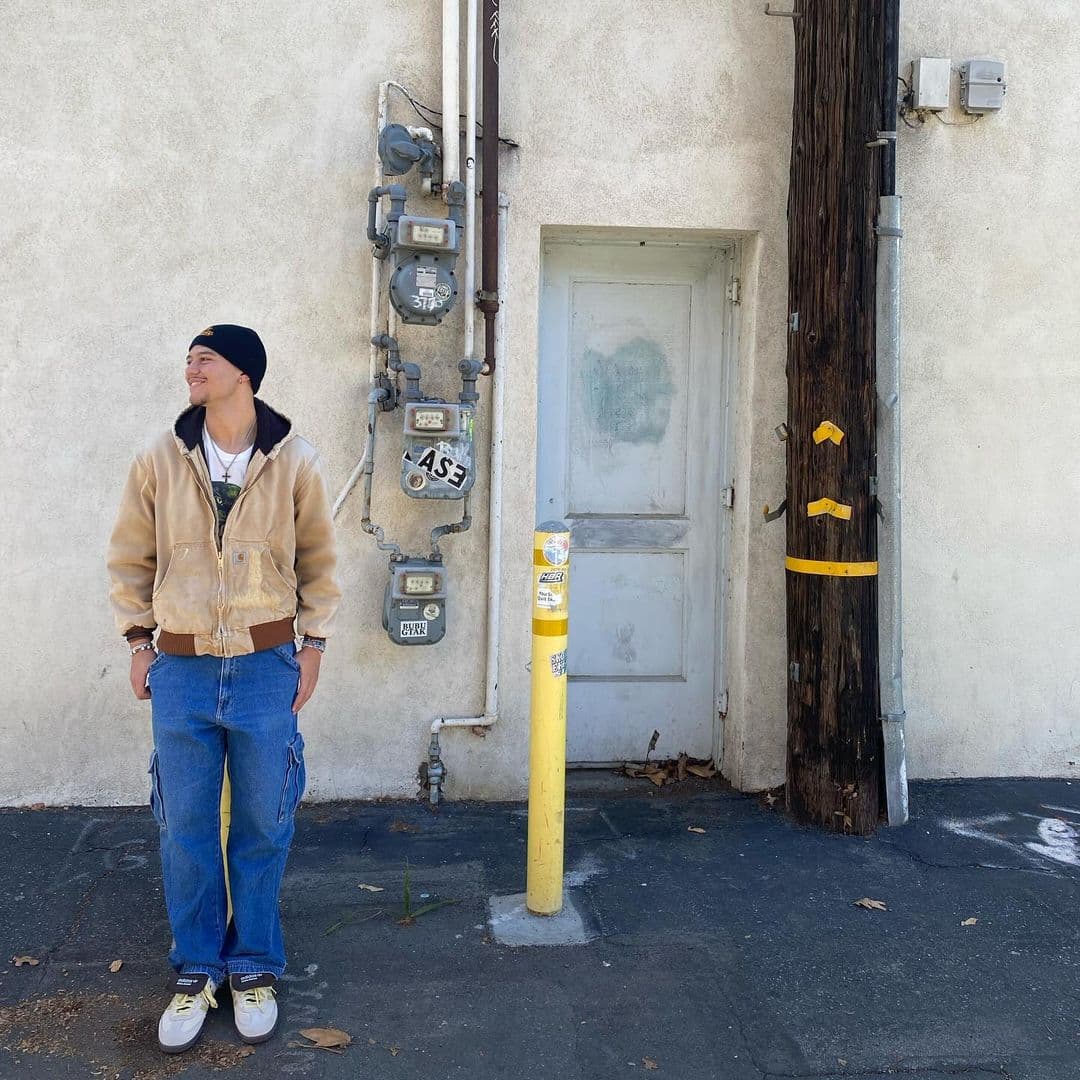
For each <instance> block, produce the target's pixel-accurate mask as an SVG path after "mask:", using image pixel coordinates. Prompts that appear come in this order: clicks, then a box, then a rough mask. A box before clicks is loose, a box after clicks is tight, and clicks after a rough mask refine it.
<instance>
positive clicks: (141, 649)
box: [131, 641, 154, 656]
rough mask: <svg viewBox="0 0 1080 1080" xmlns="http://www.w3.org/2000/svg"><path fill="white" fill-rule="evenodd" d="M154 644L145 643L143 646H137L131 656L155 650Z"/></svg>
mask: <svg viewBox="0 0 1080 1080" xmlns="http://www.w3.org/2000/svg"><path fill="white" fill-rule="evenodd" d="M153 647H154V643H153V642H152V641H147V642H144V643H143V644H142V645H135V646H134V647H133V648H132V650H131V655H132V656H134V655H135V654H136V653H140V652H145V651H146V650H147V649H153Z"/></svg>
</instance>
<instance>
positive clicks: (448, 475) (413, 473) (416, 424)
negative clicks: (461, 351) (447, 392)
mask: <svg viewBox="0 0 1080 1080" xmlns="http://www.w3.org/2000/svg"><path fill="white" fill-rule="evenodd" d="M474 418H475V407H474V406H473V405H458V404H450V403H448V402H445V401H438V400H427V401H409V402H406V404H405V453H404V454H403V455H402V458H401V489H402V491H404V492H405V494H406V495H411V496H412V497H413V498H414V499H461V498H463V497H464V496H465V493H466V492H467V491H469V489H470V488H471V487H472V486H473V483H474V482H475V480H476V460H475V457H474V455H473V421H474Z"/></svg>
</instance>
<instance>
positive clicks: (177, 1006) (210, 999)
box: [169, 983, 217, 1016]
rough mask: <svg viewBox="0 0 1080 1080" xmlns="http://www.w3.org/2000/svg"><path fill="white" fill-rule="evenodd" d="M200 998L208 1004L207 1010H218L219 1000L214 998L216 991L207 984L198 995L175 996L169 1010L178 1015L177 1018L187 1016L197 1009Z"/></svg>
mask: <svg viewBox="0 0 1080 1080" xmlns="http://www.w3.org/2000/svg"><path fill="white" fill-rule="evenodd" d="M200 998H201V999H202V1000H203V1001H205V1002H206V1007H207V1008H209V1009H216V1008H217V999H216V998H215V997H214V991H213V990H212V989H211V988H210V984H209V983H207V984H206V985H205V986H204V987H203V988H202V989H201V990H200V991H199V992H198V993H197V994H174V995H173V999H172V1003H171V1004H170V1005H169V1008H170V1009H171V1010H172V1011H173V1012H174V1013H176V1015H177V1016H186V1015H187V1014H188V1013H189V1012H191V1010H192V1009H194V1008H195V1007H196V1005H197V1004H198V1002H199V999H200Z"/></svg>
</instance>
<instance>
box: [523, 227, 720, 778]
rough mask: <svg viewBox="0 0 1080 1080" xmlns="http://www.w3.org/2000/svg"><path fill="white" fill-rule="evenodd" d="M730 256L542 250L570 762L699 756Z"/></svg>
mask: <svg viewBox="0 0 1080 1080" xmlns="http://www.w3.org/2000/svg"><path fill="white" fill-rule="evenodd" d="M731 266H732V260H731V252H730V251H729V250H727V249H719V248H717V247H714V246H713V247H706V246H703V245H700V244H691V245H682V244H678V245H676V244H671V243H667V244H655V243H646V244H644V245H642V244H641V243H640V242H639V241H636V240H634V241H627V242H621V243H610V242H605V243H585V242H568V241H558V242H556V241H549V242H547V243H545V246H544V287H543V297H542V307H541V319H540V385H539V429H538V436H539V449H538V476H537V513H538V520H541V521H544V520H551V519H560V518H561V519H562V520H564V521H566V522H567V523H568V524H569V525H570V527H571V536H572V543H571V566H572V573H571V586H570V644H569V655H568V670H569V676H570V682H569V688H568V702H567V760H568V761H570V762H578V763H587V762H601V761H622V760H640V759H641V758H642V757H643V756H644V754H645V751H646V748H647V747H648V744H649V739H650V737H651V735H652V732H653V730H654V729H656V730H659V731H660V733H661V739H660V742H659V744H658V746H657V751H656V752H657V755H659V756H664V757H673V756H675V755H677V754H678V753H680V752H681V751H686V752H687V753H689V754H690V755H691V756H695V757H709V756H710V755H711V754H712V753H713V745H714V743H713V739H714V724H715V720H716V716H717V703H718V692H719V691H720V690H722V689H723V674H722V670H723V669H722V664H721V662H720V653H721V651H722V650H721V643H720V640H719V635H718V626H719V625H720V623H719V617H718V601H719V600H720V599H721V598H722V596H723V595H726V589H725V588H721V587H720V586H721V582H725V581H726V566H725V565H724V562H725V560H724V557H723V551H724V550H725V547H726V545H724V543H723V537H724V536H725V535H726V522H725V521H723V520H722V514H724V513H726V511H724V510H722V508H721V503H722V501H724V499H723V493H724V492H725V489H727V487H728V485H729V484H730V476H731V470H730V467H729V464H728V461H727V460H726V459H727V442H728V440H727V436H726V432H727V384H728V379H727V378H726V377H725V357H726V355H727V349H726V343H725V337H726V329H727V325H728V319H727V317H726V316H727V312H726V309H725V290H726V286H727V284H728V282H729V280H730V276H731Z"/></svg>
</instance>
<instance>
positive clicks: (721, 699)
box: [716, 690, 728, 720]
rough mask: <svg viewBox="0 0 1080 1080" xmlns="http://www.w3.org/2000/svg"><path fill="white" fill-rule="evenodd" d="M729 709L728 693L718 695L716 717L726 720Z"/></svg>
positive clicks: (723, 692)
mask: <svg viewBox="0 0 1080 1080" xmlns="http://www.w3.org/2000/svg"><path fill="white" fill-rule="evenodd" d="M727 709H728V692H727V691H726V690H724V691H722V692H721V693H719V694H717V695H716V715H717V716H719V717H720V719H721V720H724V719H726V717H727Z"/></svg>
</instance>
